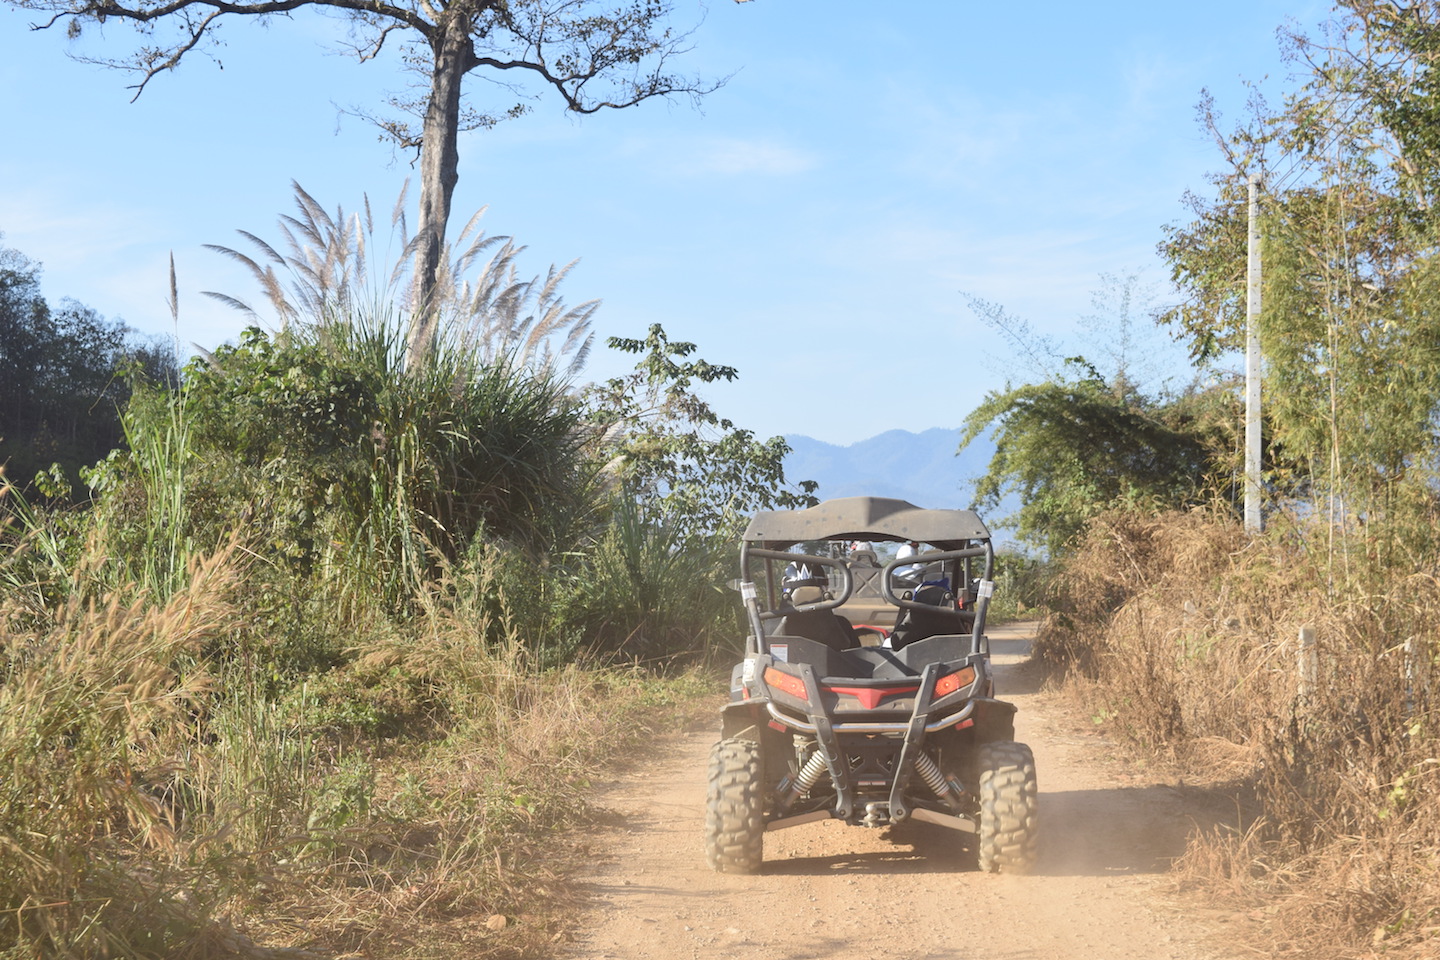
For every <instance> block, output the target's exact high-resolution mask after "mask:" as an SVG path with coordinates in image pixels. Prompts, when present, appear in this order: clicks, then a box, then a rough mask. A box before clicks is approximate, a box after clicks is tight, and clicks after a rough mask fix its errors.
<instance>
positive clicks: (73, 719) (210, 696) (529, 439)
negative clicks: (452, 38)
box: [0, 189, 804, 958]
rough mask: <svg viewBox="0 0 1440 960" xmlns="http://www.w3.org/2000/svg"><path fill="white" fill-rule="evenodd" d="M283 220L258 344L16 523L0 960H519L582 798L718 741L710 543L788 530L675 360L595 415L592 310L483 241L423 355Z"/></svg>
mask: <svg viewBox="0 0 1440 960" xmlns="http://www.w3.org/2000/svg"><path fill="white" fill-rule="evenodd" d="M297 206H298V212H297V214H296V215H295V216H292V217H289V218H286V220H285V228H284V231H283V232H284V233H285V235H286V238H287V240H288V241H289V242H290V247H289V248H288V249H286V252H285V253H283V254H282V253H281V252H280V251H279V249H277V248H276V247H275V246H272V245H269V244H265V243H261V244H260V253H259V254H258V255H257V256H255V257H254V258H253V259H249V260H248V262H250V263H251V264H252V265H253V266H254V268H255V272H256V276H257V279H259V280H260V282H261V289H262V292H263V293H265V295H266V304H265V306H264V307H263V310H262V309H258V308H257V309H256V310H255V313H256V315H257V317H261V318H265V319H266V320H268V329H267V328H265V327H262V326H259V325H257V326H254V327H252V328H250V329H249V330H247V331H246V333H245V334H244V336H243V337H242V338H241V339H240V341H239V342H238V343H235V344H230V345H226V346H222V347H219V348H217V349H215V350H213V351H212V352H210V353H208V354H206V355H205V356H203V357H201V358H197V359H195V360H193V361H191V362H190V363H189V364H188V365H187V366H186V367H185V369H184V370H183V371H182V373H181V375H180V376H179V377H178V379H169V380H167V379H165V378H156V377H153V376H148V375H146V372H145V370H144V369H141V368H132V370H131V373H130V377H131V379H130V380H129V381H128V386H127V392H128V394H129V396H130V399H129V402H128V403H126V404H125V405H124V406H123V408H121V411H120V414H119V424H120V427H121V430H122V432H123V440H124V442H123V443H122V444H120V445H119V446H118V447H117V449H116V450H115V452H113V453H110V454H109V455H108V456H104V457H103V458H101V459H99V460H98V462H96V463H94V464H93V465H92V466H89V467H87V468H86V469H84V470H83V471H80V474H81V476H82V477H83V486H82V485H81V484H80V483H76V484H75V486H74V487H73V488H67V486H68V484H67V481H68V480H69V477H68V475H64V474H55V475H54V476H52V477H51V483H50V485H49V486H48V487H47V490H48V492H49V494H50V496H48V497H47V496H46V495H44V494H43V493H38V492H34V491H32V492H30V493H28V494H27V495H25V496H22V495H21V492H20V491H19V490H18V489H16V488H15V487H12V486H5V487H4V489H3V493H0V496H3V500H0V511H3V514H0V515H3V517H4V523H5V526H4V528H3V530H0V538H3V547H4V551H3V556H0V794H3V802H0V956H4V957H16V958H20V957H25V958H46V957H56V958H59V957H66V958H70V957H74V958H79V957H85V958H91V957H102V956H112V957H135V958H141V957H155V958H161V957H165V958H179V957H195V958H202V957H204V958H210V957H226V956H234V957H281V956H302V955H304V956H342V955H345V956H394V957H431V956H434V957H439V956H446V957H450V956H457V955H460V954H461V953H462V952H463V953H464V954H465V955H474V956H482V955H505V956H535V955H539V954H540V953H542V952H543V950H544V949H545V947H546V945H547V944H548V943H549V941H550V938H551V937H552V936H554V935H555V934H556V932H557V930H558V927H557V926H556V918H557V916H558V913H559V911H560V909H561V908H562V906H563V904H564V903H565V902H566V899H565V896H566V895H565V885H564V874H565V870H566V866H567V864H568V863H570V862H571V860H572V858H573V857H574V856H578V855H579V854H577V853H572V852H570V843H569V842H568V841H567V842H561V841H560V839H559V838H560V837H561V831H562V830H563V829H564V828H566V827H567V826H573V825H575V824H576V823H578V822H581V821H582V820H583V819H584V817H585V815H586V800H587V797H588V796H589V795H590V794H591V792H592V791H593V790H594V789H595V785H596V782H597V778H598V776H599V771H600V769H601V766H602V764H605V763H608V762H612V761H616V759H617V757H619V756H621V755H623V754H624V753H625V751H626V750H627V748H629V747H631V746H632V745H633V744H635V743H637V742H639V740H640V739H641V738H643V737H646V736H648V735H650V734H651V733H652V732H653V731H655V730H668V729H674V728H676V727H677V726H683V725H684V724H685V723H686V722H687V717H689V716H691V715H692V714H693V712H694V711H696V710H700V709H705V708H706V707H708V706H709V705H710V702H711V701H710V699H709V698H710V696H711V694H712V693H713V686H714V685H713V682H711V681H710V680H708V679H704V680H702V679H701V676H702V674H701V673H700V672H699V669H700V667H701V666H703V664H704V661H705V657H706V655H707V651H710V650H712V649H715V648H727V647H728V646H729V645H730V644H732V643H733V642H734V639H733V638H734V635H735V633H736V630H735V627H736V625H737V623H738V619H737V618H738V602H736V601H735V600H734V599H733V596H734V595H732V594H729V593H728V592H726V591H725V590H724V589H723V586H722V584H723V583H724V581H725V580H726V579H727V578H728V564H729V563H730V562H731V554H730V551H729V550H723V551H722V550H721V549H719V547H720V545H721V544H722V543H725V542H727V541H728V540H729V539H730V538H731V537H732V536H733V533H734V529H733V528H734V525H735V524H736V523H737V522H739V520H740V518H742V517H743V516H744V515H745V514H747V513H748V512H750V511H752V510H754V509H756V508H759V507H761V506H769V505H774V504H778V503H791V502H796V501H797V498H801V497H803V496H804V495H803V494H802V493H799V492H796V491H793V490H790V489H789V488H787V487H786V486H785V485H784V480H783V474H782V472H781V458H783V455H784V453H785V447H784V445H783V443H781V442H780V441H778V440H775V441H768V442H762V441H760V440H757V439H755V438H754V437H753V436H752V435H751V434H750V433H749V432H748V431H745V430H743V429H741V428H738V427H736V426H735V425H733V424H731V423H729V422H728V421H726V420H724V419H723V418H721V417H719V416H718V415H716V414H715V413H713V412H712V411H711V410H710V409H709V407H708V406H707V405H706V404H705V403H704V401H703V400H702V399H701V398H700V397H698V396H697V395H696V394H695V393H694V391H693V389H691V385H692V384H694V383H699V382H705V381H707V380H713V379H716V378H720V377H733V376H735V375H736V372H735V371H734V370H733V369H731V368H728V367H723V366H719V365H714V364H709V363H706V362H705V361H703V360H699V359H697V358H695V356H694V351H695V346H694V345H693V344H688V343H680V342H675V341H671V340H669V339H668V337H667V336H666V335H665V333H664V331H663V330H662V329H661V328H659V327H655V328H652V329H651V330H650V331H649V333H648V335H647V336H646V337H644V338H641V339H635V340H617V341H616V342H615V343H614V345H613V348H615V349H619V350H621V351H625V352H629V353H631V354H634V355H636V357H637V359H638V366H637V368H636V373H635V374H634V375H633V376H631V377H622V378H618V379H617V380H616V381H614V382H612V383H609V384H603V385H598V386H584V385H582V384H580V383H579V382H578V381H576V380H575V379H574V378H573V371H574V369H575V366H576V365H577V363H578V362H579V361H580V360H583V353H584V351H586V350H588V349H589V348H590V338H589V330H588V325H589V319H590V315H591V313H592V312H593V305H591V304H584V305H581V306H580V307H576V308H570V307H567V306H566V305H565V304H564V302H563V300H562V299H561V298H560V292H559V287H560V281H561V280H562V279H563V271H553V270H552V271H551V272H550V273H549V274H547V275H543V276H540V277H536V278H534V279H533V280H532V279H525V278H522V277H519V276H517V274H516V255H517V250H516V248H515V247H514V246H513V245H511V244H509V243H507V242H505V241H504V240H503V238H501V239H486V238H483V237H478V236H477V237H475V238H473V239H471V240H469V241H468V243H469V245H468V246H467V247H466V248H465V249H464V250H463V251H462V252H460V253H459V254H458V255H456V256H455V257H454V258H453V259H452V261H451V269H450V270H449V271H448V272H447V274H446V275H447V276H448V277H450V278H451V280H452V283H451V287H450V289H449V290H448V295H447V297H446V298H444V301H443V302H444V309H445V310H446V311H448V313H447V316H446V322H445V323H444V324H441V325H440V327H439V328H438V329H439V330H440V331H441V333H439V334H437V336H436V338H435V339H434V340H433V341H432V343H431V345H430V349H428V350H427V351H425V352H423V353H420V354H414V353H413V352H412V353H411V354H410V355H408V356H407V343H406V334H407V331H408V330H409V328H410V318H409V317H408V316H407V315H406V314H405V312H404V309H403V304H404V303H405V302H407V301H406V298H405V297H403V296H397V291H396V290H393V289H389V288H388V287H387V286H386V284H385V282H384V281H377V280H374V279H373V278H372V277H370V276H369V275H368V274H367V273H366V270H365V261H364V256H363V254H364V251H365V250H366V249H367V246H366V244H367V240H366V237H367V233H368V231H369V230H370V227H371V225H370V224H369V223H368V218H366V217H353V216H350V217H347V216H346V215H345V214H344V213H343V212H336V213H334V214H328V213H326V212H325V211H324V210H323V209H322V208H321V207H320V206H319V205H318V204H317V203H315V201H314V200H313V199H311V198H310V197H309V196H308V195H307V194H305V193H304V192H303V191H300V190H298V189H297ZM281 249H284V248H281ZM229 253H230V255H232V256H238V257H242V258H249V256H250V255H248V254H242V253H238V252H236V251H229ZM398 274H399V271H397V272H396V273H395V274H392V275H398ZM32 279H33V278H32ZM31 292H34V291H33V289H32V290H31ZM231 299H232V301H233V300H234V298H231ZM234 302H236V303H237V304H238V301H234ZM241 306H244V305H241ZM246 309H249V308H248V307H246ZM16 319H17V322H24V321H25V317H24V316H21V317H19V318H16ZM17 479H18V478H17ZM696 517H703V518H704V522H703V523H700V522H695V518H696Z"/></svg>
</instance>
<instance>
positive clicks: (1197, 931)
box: [563, 625, 1258, 960]
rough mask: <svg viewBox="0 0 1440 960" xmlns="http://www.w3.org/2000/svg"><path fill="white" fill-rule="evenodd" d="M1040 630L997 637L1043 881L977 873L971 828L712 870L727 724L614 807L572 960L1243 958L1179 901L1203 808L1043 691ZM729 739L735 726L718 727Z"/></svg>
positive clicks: (845, 829) (797, 834)
mask: <svg viewBox="0 0 1440 960" xmlns="http://www.w3.org/2000/svg"><path fill="white" fill-rule="evenodd" d="M1030 635H1031V634H1030V630H1029V628H1028V627H1027V626H1025V625H1019V626H1012V627H1008V628H1007V627H999V628H994V629H992V630H991V631H990V636H991V641H992V649H993V650H994V663H995V666H996V676H997V689H998V695H999V696H1001V697H1002V698H1003V699H1007V700H1011V701H1013V702H1015V703H1016V704H1017V705H1018V706H1019V708H1020V713H1019V716H1018V717H1017V720H1016V737H1017V739H1019V740H1022V741H1025V742H1027V743H1029V744H1030V746H1031V747H1032V749H1033V750H1034V751H1035V757H1036V763H1037V767H1038V769H1039V773H1040V777H1039V779H1040V816H1041V830H1042V837H1041V856H1040V861H1039V864H1038V867H1037V869H1036V871H1035V873H1034V875H1032V876H1025V877H1009V876H1003V875H999V876H997V875H988V874H981V873H978V872H977V871H976V869H975V867H974V859H973V857H969V858H967V856H966V851H965V847H966V844H967V842H969V840H970V837H969V835H968V834H963V833H957V832H953V831H949V830H946V829H945V828H942V827H932V826H930V825H926V824H913V825H910V824H907V825H906V826H905V828H904V829H902V830H896V831H893V832H892V831H870V830H866V829H864V828H862V827H849V826H845V825H843V824H840V823H838V822H836V821H829V822H823V823H816V824H808V825H806V826H801V827H796V828H793V829H789V830H782V831H777V832H774V833H769V834H767V835H766V837H765V867H764V870H763V871H762V872H761V873H760V874H759V875H757V876H730V875H724V874H717V873H713V872H712V871H711V870H710V869H709V867H707V866H706V864H705V857H704V854H703V852H702V849H701V831H702V824H703V820H704V805H705V768H706V758H707V755H708V752H709V748H710V745H711V744H712V743H713V742H714V741H715V739H716V730H705V731H703V732H699V733H695V734H692V735H690V736H687V737H686V739H685V741H684V743H683V744H682V745H681V747H680V749H679V750H677V751H676V752H674V753H673V754H671V755H669V756H667V757H666V758H665V759H664V760H663V761H662V762H660V763H657V764H655V765H653V766H649V767H645V768H637V769H636V770H634V771H633V772H632V773H631V774H629V775H627V776H626V777H625V779H623V780H622V781H620V782H618V783H615V784H613V785H611V786H610V787H609V788H608V789H607V790H606V791H605V792H604V793H603V795H602V797H601V799H600V803H601V805H602V806H603V807H604V808H605V809H606V810H607V812H608V813H607V816H606V817H604V820H605V822H606V823H607V825H608V829H607V830H606V831H605V832H604V833H603V834H602V835H601V836H599V837H597V838H596V843H597V852H598V855H597V856H596V857H595V859H594V861H593V867H592V870H591V873H590V875H589V876H586V877H583V878H582V879H583V881H584V883H585V885H586V886H585V889H586V891H587V892H588V893H589V894H590V895H591V904H592V905H591V907H590V908H589V909H588V910H587V911H586V912H585V914H584V915H583V916H582V917H581V919H580V921H579V924H578V930H577V933H576V936H575V939H574V941H573V942H571V943H570V944H568V945H567V946H566V947H565V952H564V954H563V955H564V956H567V957H574V958H586V960H642V958H656V960H662V958H663V960H672V958H695V960H721V958H745V960H752V958H753V960H782V958H784V960H793V958H828V957H835V958H842V957H843V958H847V960H850V958H856V960H864V958H871V957H874V958H881V957H883V958H886V960H919V958H930V960H942V958H943V960H971V958H974V960H981V958H984V960H1041V958H1043V960H1081V958H1083V960H1232V958H1239V957H1246V958H1254V957H1256V956H1257V955H1258V954H1257V952H1255V951H1253V950H1250V949H1248V948H1247V947H1246V946H1245V939H1246V938H1245V933H1244V921H1243V920H1242V919H1240V918H1235V917H1231V916H1228V915H1226V914H1225V913H1223V912H1221V911H1203V912H1197V910H1196V908H1195V905H1194V904H1193V903H1182V902H1181V901H1179V900H1178V899H1176V898H1174V897H1172V896H1171V894H1170V892H1169V891H1170V888H1171V883H1170V882H1169V881H1168V880H1167V879H1166V877H1165V876H1164V875H1163V873H1162V871H1163V870H1164V868H1165V866H1166V864H1167V863H1168V862H1169V860H1170V859H1171V858H1173V857H1175V856H1177V855H1178V854H1179V853H1180V852H1182V851H1183V849H1184V839H1185V835H1186V833H1187V832H1188V831H1189V830H1190V829H1191V827H1192V823H1193V822H1195V821H1196V820H1202V821H1203V820H1204V819H1205V817H1206V816H1207V815H1209V813H1210V812H1211V811H1203V810H1201V809H1199V808H1198V804H1197V803H1196V801H1195V800H1194V799H1193V794H1192V793H1191V792H1190V791H1185V790H1180V789H1177V788H1175V787H1174V786H1172V785H1167V784H1165V783H1163V782H1159V781H1157V780H1156V779H1154V778H1151V777H1148V776H1147V774H1146V771H1145V769H1144V768H1143V767H1137V766H1135V765H1133V764H1126V763H1124V762H1122V761H1120V760H1118V759H1116V757H1115V756H1114V754H1113V752H1112V751H1111V749H1110V748H1109V747H1108V745H1107V743H1106V741H1105V740H1104V739H1103V738H1101V737H1099V736H1097V735H1096V734H1095V731H1094V729H1093V724H1091V723H1090V721H1089V718H1087V717H1083V716H1077V715H1076V714H1075V713H1074V711H1073V710H1068V709H1066V708H1065V707H1064V706H1063V705H1061V704H1060V703H1058V702H1057V701H1056V700H1054V699H1053V698H1051V697H1048V696H1046V695H1044V694H1041V693H1038V692H1036V690H1035V689H1034V684H1033V683H1032V682H1030V680H1029V678H1028V675H1027V674H1028V671H1026V670H1025V658H1026V653H1027V650H1028V642H1029V637H1030ZM716 729H718V723H717V727H716Z"/></svg>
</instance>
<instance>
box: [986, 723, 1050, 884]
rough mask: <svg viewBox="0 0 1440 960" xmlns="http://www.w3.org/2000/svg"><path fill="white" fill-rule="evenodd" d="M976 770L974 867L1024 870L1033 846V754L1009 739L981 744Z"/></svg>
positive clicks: (1035, 821)
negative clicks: (977, 799)
mask: <svg viewBox="0 0 1440 960" xmlns="http://www.w3.org/2000/svg"><path fill="white" fill-rule="evenodd" d="M976 766H977V767H978V769H979V774H980V777H979V779H980V829H979V831H978V833H979V836H978V841H979V842H978V847H979V859H980V869H981V870H982V871H984V872H985V873H1029V872H1030V871H1031V869H1033V868H1034V866H1035V857H1036V854H1037V852H1038V849H1039V844H1038V842H1037V841H1038V829H1037V828H1038V826H1039V816H1038V814H1039V790H1038V788H1037V786H1036V777H1035V757H1034V755H1033V754H1032V753H1031V752H1030V748H1029V747H1027V746H1026V745H1025V744H1023V743H1015V742H1014V741H1012V740H997V741H994V742H992V743H982V744H981V745H980V747H979V750H978V752H977V756H976Z"/></svg>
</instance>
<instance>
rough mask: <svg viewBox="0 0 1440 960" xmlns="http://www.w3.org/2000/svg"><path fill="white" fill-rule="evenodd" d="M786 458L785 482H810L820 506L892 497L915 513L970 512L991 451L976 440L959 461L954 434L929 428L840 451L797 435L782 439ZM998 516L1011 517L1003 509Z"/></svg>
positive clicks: (984, 442)
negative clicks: (845, 499)
mask: <svg viewBox="0 0 1440 960" xmlns="http://www.w3.org/2000/svg"><path fill="white" fill-rule="evenodd" d="M785 442H786V443H788V444H790V454H789V456H787V457H786V458H785V478H786V479H787V480H790V481H791V482H798V481H800V480H814V481H816V482H817V483H819V484H820V489H819V490H817V491H816V495H817V496H819V497H820V499H822V500H830V499H833V498H835V497H857V496H873V497H897V498H899V499H901V500H908V501H910V502H911V503H913V504H915V505H916V506H917V507H929V508H942V507H943V508H956V507H961V508H964V507H969V506H971V499H972V496H973V490H974V485H975V484H974V481H975V479H976V478H977V477H979V476H980V475H981V474H983V473H984V472H985V469H986V468H987V467H988V466H989V464H990V458H991V457H992V456H993V455H994V453H995V445H994V444H993V443H992V442H991V441H990V439H989V438H988V437H978V438H976V440H975V441H974V442H973V443H971V444H970V445H969V446H967V447H966V448H965V450H964V451H963V452H961V453H960V455H959V456H956V454H955V451H956V449H957V448H958V447H959V446H960V431H959V429H955V430H947V429H945V428H943V427H933V428H931V429H929V430H926V431H924V432H923V433H911V432H910V431H908V430H888V431H886V432H885V433H882V434H880V435H879V436H875V437H871V438H870V439H868V440H861V441H859V442H858V443H852V444H850V445H849V446H845V447H840V446H836V445H835V444H833V443H825V442H823V441H821V440H815V439H813V438H811V437H806V436H802V435H800V434H787V435H786V437H785ZM1001 509H1002V512H1001V513H1000V514H999V515H998V516H1003V515H1004V514H1005V513H1009V512H1013V509H1014V508H1013V507H1011V506H1010V505H1009V504H1003V505H1002V507H1001Z"/></svg>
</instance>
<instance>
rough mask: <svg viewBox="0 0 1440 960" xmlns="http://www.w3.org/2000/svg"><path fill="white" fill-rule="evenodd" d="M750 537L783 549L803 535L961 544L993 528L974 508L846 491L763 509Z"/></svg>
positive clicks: (942, 546) (980, 537)
mask: <svg viewBox="0 0 1440 960" xmlns="http://www.w3.org/2000/svg"><path fill="white" fill-rule="evenodd" d="M745 539H746V540H747V541H749V542H751V543H763V544H765V545H766V546H767V547H770V548H772V549H777V550H783V549H785V548H786V547H790V546H793V545H795V544H797V543H800V542H801V541H804V540H892V541H902V542H903V541H906V540H916V541H923V542H925V543H931V544H934V545H935V546H937V547H939V548H940V549H942V550H958V549H960V548H962V547H963V546H964V545H965V543H966V542H967V541H970V540H989V539H990V531H989V530H987V529H986V527H985V524H984V523H983V522H981V520H980V518H979V517H978V516H976V515H975V513H974V512H973V511H971V510H925V509H923V508H921V507H917V506H915V504H913V503H909V502H907V501H905V500H891V499H888V498H886V497H842V498H840V499H838V500H826V501H825V502H824V503H820V504H816V505H815V506H813V507H808V508H806V509H804V510H762V511H760V512H759V513H757V514H755V517H754V519H752V520H751V521H750V526H748V527H746V528H745Z"/></svg>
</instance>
